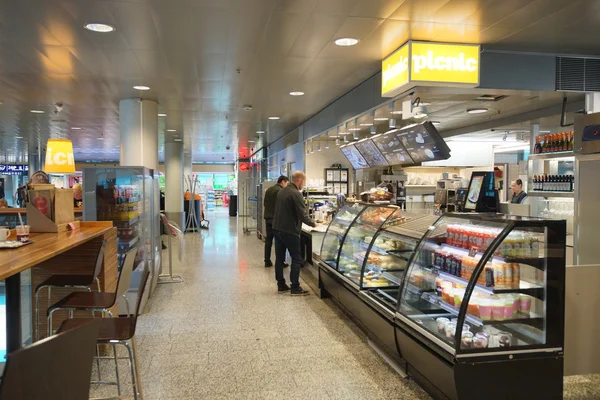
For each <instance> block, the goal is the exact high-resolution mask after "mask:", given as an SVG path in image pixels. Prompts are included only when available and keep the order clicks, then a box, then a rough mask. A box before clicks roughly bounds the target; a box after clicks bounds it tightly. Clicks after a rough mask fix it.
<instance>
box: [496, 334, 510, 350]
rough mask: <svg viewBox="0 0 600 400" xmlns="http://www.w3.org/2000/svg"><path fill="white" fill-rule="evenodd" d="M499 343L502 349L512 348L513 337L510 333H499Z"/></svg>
mask: <svg viewBox="0 0 600 400" xmlns="http://www.w3.org/2000/svg"><path fill="white" fill-rule="evenodd" d="M498 343H499V346H500V347H501V348H507V347H510V346H511V344H512V335H511V334H510V333H508V332H500V333H498Z"/></svg>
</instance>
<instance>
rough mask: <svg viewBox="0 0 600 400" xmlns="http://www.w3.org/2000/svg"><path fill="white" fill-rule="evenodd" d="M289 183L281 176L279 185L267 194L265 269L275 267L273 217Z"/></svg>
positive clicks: (265, 201) (269, 189)
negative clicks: (277, 202) (278, 199)
mask: <svg viewBox="0 0 600 400" xmlns="http://www.w3.org/2000/svg"><path fill="white" fill-rule="evenodd" d="M289 181H290V180H289V178H288V177H287V176H285V175H281V176H280V177H279V179H277V185H273V186H271V187H270V188H268V189H267V191H266V192H265V199H264V201H263V203H264V206H265V210H264V218H265V225H266V228H267V237H266V240H265V268H268V267H272V266H273V263H272V262H271V248H272V247H273V216H274V214H275V202H276V201H277V194H278V193H279V191H280V190H281V189H283V188H284V187H286V186H287V185H288V182H289Z"/></svg>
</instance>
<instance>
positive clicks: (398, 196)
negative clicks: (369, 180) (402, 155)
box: [381, 171, 408, 209]
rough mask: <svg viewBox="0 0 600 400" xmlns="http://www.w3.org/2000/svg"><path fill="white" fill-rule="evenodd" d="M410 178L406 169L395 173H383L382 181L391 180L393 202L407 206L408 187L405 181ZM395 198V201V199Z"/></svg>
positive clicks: (401, 206)
mask: <svg viewBox="0 0 600 400" xmlns="http://www.w3.org/2000/svg"><path fill="white" fill-rule="evenodd" d="M407 180H408V175H407V174H406V173H405V172H404V171H397V172H394V174H393V175H381V181H382V182H389V183H390V184H391V185H392V188H393V194H394V196H393V197H392V203H394V202H395V204H396V205H397V206H398V207H400V208H402V209H405V208H406V187H405V186H404V184H405V182H406V181H407ZM394 200H395V201H394Z"/></svg>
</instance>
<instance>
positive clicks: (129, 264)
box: [117, 248, 138, 298]
mask: <svg viewBox="0 0 600 400" xmlns="http://www.w3.org/2000/svg"><path fill="white" fill-rule="evenodd" d="M137 252H138V249H137V248H136V249H133V250H130V251H129V252H128V253H127V254H126V255H125V260H124V261H123V266H122V267H121V273H120V274H119V283H118V284H117V298H119V297H121V296H123V295H124V294H126V293H127V291H128V290H129V286H130V285H131V273H132V272H133V269H134V268H135V257H136V256H137Z"/></svg>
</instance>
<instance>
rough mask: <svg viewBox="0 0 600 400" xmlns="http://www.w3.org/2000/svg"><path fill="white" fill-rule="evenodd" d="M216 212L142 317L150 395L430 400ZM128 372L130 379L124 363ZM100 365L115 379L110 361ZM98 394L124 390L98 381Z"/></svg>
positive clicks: (581, 393) (587, 380) (572, 389)
mask: <svg viewBox="0 0 600 400" xmlns="http://www.w3.org/2000/svg"><path fill="white" fill-rule="evenodd" d="M209 219H210V220H211V226H210V230H209V231H203V232H202V233H201V234H200V235H191V234H190V235H187V237H186V244H187V253H186V256H185V260H184V263H182V265H179V263H177V267H176V272H177V273H181V274H182V275H183V276H184V278H185V282H184V283H182V284H170V285H159V286H158V289H157V290H156V292H155V293H154V294H153V297H152V299H151V301H150V302H149V305H148V307H147V309H146V312H145V314H144V315H143V316H142V317H140V320H139V323H138V334H137V338H138V339H137V344H138V357H139V364H140V369H141V373H142V386H143V390H144V398H145V399H148V400H154V399H161V400H167V399H177V400H187V399H286V398H303V399H365V400H366V399H402V400H411V399H429V396H427V395H426V394H425V393H424V392H423V391H422V390H421V389H420V388H419V387H418V386H417V385H416V384H415V383H413V382H411V381H404V380H402V378H401V377H400V376H399V375H397V374H396V373H395V372H394V371H393V370H392V369H391V368H390V367H389V366H388V365H386V364H385V363H384V362H383V361H382V359H381V358H380V357H379V356H378V355H377V354H376V353H375V352H374V351H373V350H372V349H371V348H370V347H369V346H368V344H367V343H366V338H365V336H364V335H363V334H362V332H360V331H359V330H358V329H357V328H356V326H355V325H354V324H353V323H352V322H350V321H349V320H348V319H347V318H346V317H345V316H344V315H343V314H341V313H340V311H339V310H338V309H337V308H336V307H335V305H333V304H332V303H331V302H330V301H328V300H321V299H319V298H317V297H316V296H315V295H314V294H311V295H310V296H308V297H301V298H298V297H291V296H289V295H279V294H277V292H276V285H275V281H274V276H273V275H274V271H273V269H272V268H271V269H265V268H264V267H263V259H262V245H261V242H260V241H259V240H258V239H257V238H256V236H255V235H249V236H245V235H243V234H241V233H240V232H241V220H240V222H239V223H238V221H237V220H236V219H235V218H229V217H228V216H227V213H225V212H223V211H220V212H215V213H213V214H209ZM164 259H165V260H166V253H165V257H164ZM175 259H176V257H175ZM120 371H121V377H122V380H124V381H129V379H130V378H129V374H128V373H127V371H128V370H127V364H126V363H125V362H124V361H123V362H122V363H121V367H120ZM102 372H103V378H105V379H106V378H107V377H108V378H109V379H110V377H111V375H112V374H113V368H112V365H111V363H110V362H109V361H104V365H103V367H102ZM124 376H125V377H124ZM566 386H567V388H568V392H567V395H566V396H565V398H568V399H573V400H575V399H577V400H583V399H599V398H600V390H599V388H600V379H598V378H594V377H581V378H577V379H569V380H568V381H567V385H566ZM126 392H127V390H126V391H125V393H126ZM92 394H93V395H94V396H111V395H115V394H116V390H115V388H114V387H105V386H102V387H98V386H94V387H93V390H92Z"/></svg>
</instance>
